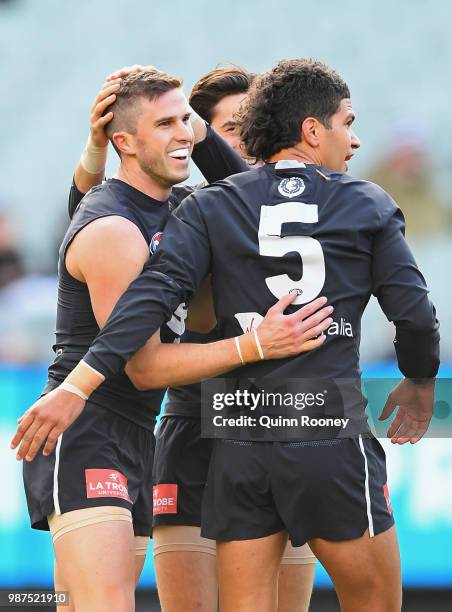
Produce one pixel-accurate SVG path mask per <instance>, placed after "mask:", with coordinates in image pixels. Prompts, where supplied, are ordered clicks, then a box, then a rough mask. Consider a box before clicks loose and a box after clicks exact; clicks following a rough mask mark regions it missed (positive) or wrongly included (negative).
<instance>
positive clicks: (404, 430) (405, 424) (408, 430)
mask: <svg viewBox="0 0 452 612" xmlns="http://www.w3.org/2000/svg"><path fill="white" fill-rule="evenodd" d="M416 431H417V426H416V423H415V422H414V421H412V420H411V419H409V418H408V417H407V416H405V418H404V420H403V421H402V423H401V424H400V426H399V428H398V429H397V431H396V433H395V434H394V435H393V436H392V437H391V442H393V443H394V444H405V443H406V442H408V440H409V439H410V438H411V437H412V436H414V435H415V434H416ZM388 435H389V430H388Z"/></svg>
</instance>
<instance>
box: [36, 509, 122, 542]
mask: <svg viewBox="0 0 452 612" xmlns="http://www.w3.org/2000/svg"><path fill="white" fill-rule="evenodd" d="M47 520H48V522H49V528H50V533H51V534H52V540H53V543H55V541H56V540H57V539H58V538H61V536H62V535H64V534H65V533H69V532H70V531H75V530H76V529H81V528H82V527H87V526H88V525H95V524H96V523H105V522H107V521H127V522H128V523H132V515H131V513H130V510H127V508H120V507H119V506H99V507H97V508H82V509H80V510H72V511H71V512H65V513H64V514H55V513H54V512H53V513H52V514H51V515H50V516H48V517H47Z"/></svg>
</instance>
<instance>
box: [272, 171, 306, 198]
mask: <svg viewBox="0 0 452 612" xmlns="http://www.w3.org/2000/svg"><path fill="white" fill-rule="evenodd" d="M305 189H306V185H305V184H304V180H303V179H301V178H300V177H298V176H291V177H290V178H285V179H283V180H282V181H281V182H280V183H279V185H278V191H279V193H280V194H281V195H282V196H284V197H285V198H294V197H295V196H298V195H300V193H303V191H304V190H305Z"/></svg>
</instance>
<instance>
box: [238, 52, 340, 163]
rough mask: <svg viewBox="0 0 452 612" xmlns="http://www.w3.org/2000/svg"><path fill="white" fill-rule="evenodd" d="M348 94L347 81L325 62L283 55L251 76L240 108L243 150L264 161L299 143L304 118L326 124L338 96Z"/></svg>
mask: <svg viewBox="0 0 452 612" xmlns="http://www.w3.org/2000/svg"><path fill="white" fill-rule="evenodd" d="M349 97H350V91H349V88H348V86H347V84H346V83H345V81H344V80H343V79H342V78H341V77H340V76H339V75H338V74H337V72H335V71H334V70H332V69H331V68H329V67H328V66H327V65H326V64H323V63H322V62H319V61H317V60H314V59H292V60H281V61H280V62H278V63H277V64H276V66H275V67H274V68H273V69H272V70H271V71H270V72H266V73H264V74H262V75H260V76H258V77H256V78H255V79H254V82H253V84H252V86H251V87H250V90H249V92H248V96H247V99H246V101H245V103H244V104H243V105H242V106H241V109H240V111H239V114H238V121H239V123H240V137H241V139H242V141H243V143H244V145H245V148H246V150H247V153H248V154H249V155H250V156H251V157H255V158H256V159H261V160H267V159H269V158H270V157H271V156H272V155H274V154H275V153H278V152H279V151H281V149H285V148H287V147H291V146H293V145H295V144H297V143H298V142H300V130H301V125H302V123H303V121H304V120H305V119H306V118H307V117H315V118H316V119H318V120H319V121H320V122H321V123H322V124H323V125H325V126H326V127H330V119H331V116H332V115H334V113H336V112H337V110H338V108H339V105H340V102H341V100H342V99H344V98H349Z"/></svg>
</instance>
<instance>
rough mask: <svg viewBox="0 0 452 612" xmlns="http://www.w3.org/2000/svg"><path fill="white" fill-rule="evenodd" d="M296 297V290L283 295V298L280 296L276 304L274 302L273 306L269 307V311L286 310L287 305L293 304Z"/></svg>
mask: <svg viewBox="0 0 452 612" xmlns="http://www.w3.org/2000/svg"><path fill="white" fill-rule="evenodd" d="M296 297H297V294H296V293H295V292H292V293H288V294H287V295H283V296H282V298H279V300H278V301H277V302H276V304H273V306H272V307H271V308H269V309H268V312H284V311H285V309H286V308H287V306H289V305H290V304H292V302H293V301H294V300H295V298H296Z"/></svg>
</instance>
